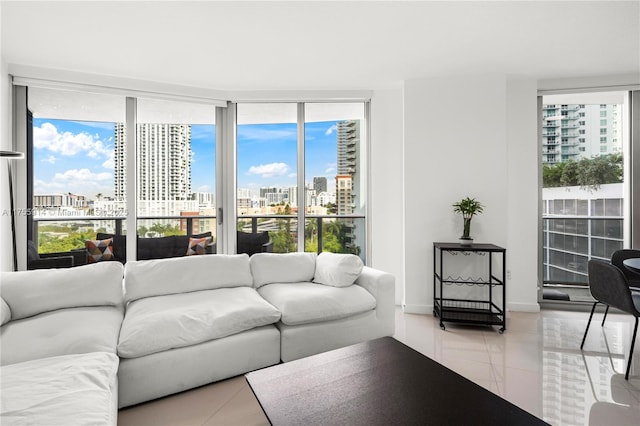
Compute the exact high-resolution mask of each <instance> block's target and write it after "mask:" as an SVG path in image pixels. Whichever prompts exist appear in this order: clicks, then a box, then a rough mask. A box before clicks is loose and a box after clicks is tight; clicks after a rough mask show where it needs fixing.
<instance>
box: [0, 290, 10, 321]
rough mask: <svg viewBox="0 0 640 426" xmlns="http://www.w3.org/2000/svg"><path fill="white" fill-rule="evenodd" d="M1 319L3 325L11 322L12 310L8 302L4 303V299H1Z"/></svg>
mask: <svg viewBox="0 0 640 426" xmlns="http://www.w3.org/2000/svg"><path fill="white" fill-rule="evenodd" d="M0 318H1V319H2V324H0V325H5V324H6V323H8V322H9V321H11V308H10V307H9V305H7V302H5V301H4V299H3V298H1V297H0Z"/></svg>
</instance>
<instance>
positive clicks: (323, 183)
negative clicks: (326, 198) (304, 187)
mask: <svg viewBox="0 0 640 426" xmlns="http://www.w3.org/2000/svg"><path fill="white" fill-rule="evenodd" d="M313 189H315V191H316V194H319V193H321V192H326V191H327V178H326V177H324V176H319V177H314V178H313Z"/></svg>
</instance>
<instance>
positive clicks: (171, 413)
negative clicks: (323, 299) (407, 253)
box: [118, 308, 640, 426]
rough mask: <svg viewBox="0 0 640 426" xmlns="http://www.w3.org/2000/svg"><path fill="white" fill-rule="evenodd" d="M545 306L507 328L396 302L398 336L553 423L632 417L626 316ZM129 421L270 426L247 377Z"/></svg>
mask: <svg viewBox="0 0 640 426" xmlns="http://www.w3.org/2000/svg"><path fill="white" fill-rule="evenodd" d="M588 316H589V314H588V313H584V312H566V311H553V310H544V311H542V312H540V313H521V312H511V313H509V314H508V316H507V331H506V332H505V333H504V334H499V333H498V332H497V328H489V327H472V326H464V325H455V324H449V323H448V324H447V328H446V330H445V331H443V330H441V329H440V327H439V323H438V320H437V319H436V318H434V317H433V316H431V315H413V314H405V313H403V312H402V311H401V309H399V308H398V309H397V310H396V334H395V336H394V337H395V338H396V339H398V340H400V341H401V342H403V343H405V344H407V345H409V346H411V347H413V348H414V349H416V350H418V351H420V352H422V353H423V354H425V355H426V356H428V357H430V358H432V359H434V360H436V361H438V362H440V363H441V364H443V365H445V366H446V367H448V368H450V369H452V370H454V371H456V372H458V373H460V374H462V375H463V376H465V377H467V378H468V379H470V380H472V381H474V382H476V383H478V384H479V385H481V386H483V387H485V388H486V389H489V390H490V391H492V392H494V393H496V394H498V395H500V396H502V397H503V398H505V399H507V400H509V401H511V402H513V403H514V404H516V405H518V406H520V407H522V408H523V409H525V410H527V411H529V412H530V413H532V414H534V415H536V416H538V417H540V418H543V419H544V420H546V421H547V422H549V423H551V424H553V425H639V424H640V355H639V354H640V342H638V344H636V350H635V352H634V360H633V364H632V366H631V377H630V378H629V381H625V380H624V372H625V369H626V365H627V364H626V362H627V356H628V353H629V345H630V342H631V333H632V332H633V320H632V317H631V316H629V315H615V314H609V316H608V317H607V321H606V324H605V327H604V328H602V327H600V321H601V320H602V314H596V315H595V316H594V320H593V322H592V325H591V329H590V331H589V336H588V337H587V341H586V343H585V348H584V349H585V350H584V352H582V351H580V349H579V346H580V341H581V339H582V335H583V333H584V328H585V325H586V322H587V318H588ZM118 424H119V425H121V426H127V425H136V426H137V425H185V426H186V425H261V424H268V421H267V419H266V418H265V416H264V414H263V413H262V410H261V409H260V406H259V404H258V403H257V401H256V400H255V398H254V397H253V394H252V393H251V390H250V389H249V387H248V385H247V384H246V382H245V380H244V377H242V376H241V377H236V378H233V379H229V380H225V381H222V382H219V383H215V384H212V385H209V386H204V387H202V388H199V389H195V390H192V391H188V392H184V393H181V394H178V395H174V396H170V397H167V398H162V399H160V400H156V401H152V402H149V403H146V404H141V405H139V406H136V407H132V408H129V409H125V410H122V411H120V415H119V418H118Z"/></svg>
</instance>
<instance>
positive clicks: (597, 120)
mask: <svg viewBox="0 0 640 426" xmlns="http://www.w3.org/2000/svg"><path fill="white" fill-rule="evenodd" d="M542 110H543V112H542V118H543V122H542V163H543V164H555V163H564V162H566V161H570V160H574V161H578V160H580V159H581V158H591V157H595V156H599V155H606V154H613V153H620V152H622V149H621V138H622V133H621V132H622V121H621V119H622V113H621V105H618V104H601V105H582V104H573V105H555V104H551V105H543V106H542Z"/></svg>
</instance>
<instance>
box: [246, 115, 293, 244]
mask: <svg viewBox="0 0 640 426" xmlns="http://www.w3.org/2000/svg"><path fill="white" fill-rule="evenodd" d="M297 122H298V119H297V105H296V104H295V103H241V104H238V106H237V131H236V134H237V142H236V152H237V185H238V187H237V198H236V200H237V201H236V203H237V207H236V212H237V216H238V219H237V220H238V222H237V229H238V231H239V232H238V234H237V235H238V245H237V250H238V252H245V250H246V248H247V247H249V246H251V245H253V244H250V238H251V236H247V234H260V235H259V236H256V237H257V238H258V239H259V238H264V239H263V240H259V242H260V243H262V244H265V243H266V242H267V241H269V240H270V241H271V242H272V244H273V247H272V250H273V251H274V252H277V253H286V252H293V251H297V250H298V218H297V210H298V207H299V206H300V205H301V204H300V203H299V200H298V161H297V159H298V143H297V140H298V139H297V129H298V127H297ZM302 205H304V204H302ZM258 245H260V244H258ZM253 251H255V250H252V251H251V252H253Z"/></svg>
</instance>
